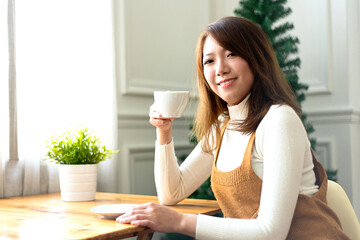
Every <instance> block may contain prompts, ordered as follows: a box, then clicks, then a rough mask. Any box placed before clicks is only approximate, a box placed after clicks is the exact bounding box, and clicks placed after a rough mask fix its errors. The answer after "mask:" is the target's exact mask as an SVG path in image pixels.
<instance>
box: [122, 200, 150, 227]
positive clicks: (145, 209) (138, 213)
mask: <svg viewBox="0 0 360 240" xmlns="http://www.w3.org/2000/svg"><path fill="white" fill-rule="evenodd" d="M152 206H153V203H145V204H141V205H138V206H135V207H133V208H132V209H131V210H130V211H128V212H126V213H124V214H123V215H121V216H119V217H117V218H116V221H117V222H120V223H131V222H132V221H133V220H140V219H145V218H146V217H147V216H148V214H149V212H151V210H150V211H149V208H151V207H152Z"/></svg>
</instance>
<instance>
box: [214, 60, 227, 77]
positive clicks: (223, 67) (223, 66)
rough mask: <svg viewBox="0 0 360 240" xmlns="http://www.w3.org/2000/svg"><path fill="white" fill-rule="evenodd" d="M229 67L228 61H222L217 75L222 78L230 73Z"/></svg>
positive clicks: (217, 69) (219, 62) (218, 66)
mask: <svg viewBox="0 0 360 240" xmlns="http://www.w3.org/2000/svg"><path fill="white" fill-rule="evenodd" d="M229 71H230V70H229V66H228V65H227V63H226V61H224V60H220V61H218V64H217V66H216V75H217V76H222V75H224V74H227V73H229Z"/></svg>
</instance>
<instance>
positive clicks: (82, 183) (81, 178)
mask: <svg viewBox="0 0 360 240" xmlns="http://www.w3.org/2000/svg"><path fill="white" fill-rule="evenodd" d="M97 169H98V164H74V165H71V164H69V165H68V164H60V165H59V174H60V190H61V200H63V201H91V200H94V199H95V192H96V181H97Z"/></svg>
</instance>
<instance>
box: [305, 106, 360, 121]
mask: <svg viewBox="0 0 360 240" xmlns="http://www.w3.org/2000/svg"><path fill="white" fill-rule="evenodd" d="M304 113H305V114H307V116H308V119H309V121H310V122H312V123H317V124H327V123H346V124H349V123H353V124H360V110H359V109H357V108H351V107H337V108H328V109H325V108H322V109H316V110H306V109H304Z"/></svg>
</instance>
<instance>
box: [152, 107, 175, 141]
mask: <svg viewBox="0 0 360 240" xmlns="http://www.w3.org/2000/svg"><path fill="white" fill-rule="evenodd" d="M149 117H150V120H149V122H150V124H151V125H153V126H154V127H156V129H157V131H156V133H157V139H158V141H159V143H160V145H164V144H169V143H170V142H171V139H172V125H173V121H174V118H163V117H162V116H161V114H160V113H159V112H158V111H156V109H155V107H154V105H151V107H150V112H149Z"/></svg>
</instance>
